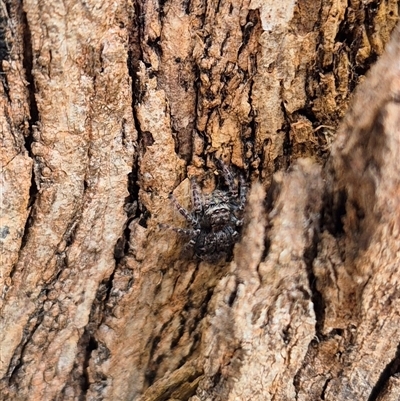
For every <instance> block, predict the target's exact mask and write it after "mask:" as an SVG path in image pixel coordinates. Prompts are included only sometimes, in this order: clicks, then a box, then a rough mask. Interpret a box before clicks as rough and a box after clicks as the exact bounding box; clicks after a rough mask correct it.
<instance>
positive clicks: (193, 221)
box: [169, 195, 197, 227]
mask: <svg viewBox="0 0 400 401" xmlns="http://www.w3.org/2000/svg"><path fill="white" fill-rule="evenodd" d="M169 198H170V199H171V200H172V203H173V204H174V206H175V207H176V208H177V209H178V211H179V213H180V214H181V215H182V216H183V217H184V218H185V219H186V220H187V221H188V222H189V223H190V224H191V225H192V226H193V227H194V226H196V225H197V220H196V219H195V218H194V217H193V216H192V214H191V213H190V212H188V211H187V210H186V209H185V208H184V207H182V206H181V205H180V204H179V202H178V201H177V200H176V198H175V196H174V195H170V197H169Z"/></svg>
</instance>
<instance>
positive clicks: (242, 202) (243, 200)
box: [239, 176, 247, 210]
mask: <svg viewBox="0 0 400 401" xmlns="http://www.w3.org/2000/svg"><path fill="white" fill-rule="evenodd" d="M246 197H247V184H246V182H245V180H244V178H243V176H240V192H239V210H243V209H244V206H245V204H246Z"/></svg>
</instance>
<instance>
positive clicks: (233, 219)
mask: <svg viewBox="0 0 400 401" xmlns="http://www.w3.org/2000/svg"><path fill="white" fill-rule="evenodd" d="M239 210H240V209H239ZM231 219H232V221H233V223H234V224H235V226H236V227H241V226H242V225H243V219H238V218H237V217H236V216H234V215H232V218H231Z"/></svg>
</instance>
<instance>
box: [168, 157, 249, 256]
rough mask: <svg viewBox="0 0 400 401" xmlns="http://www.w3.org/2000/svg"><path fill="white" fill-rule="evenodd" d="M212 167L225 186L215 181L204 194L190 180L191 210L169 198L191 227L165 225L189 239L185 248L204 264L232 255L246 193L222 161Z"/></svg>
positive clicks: (171, 196) (244, 188)
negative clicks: (216, 184)
mask: <svg viewBox="0 0 400 401" xmlns="http://www.w3.org/2000/svg"><path fill="white" fill-rule="evenodd" d="M215 164H216V166H217V168H218V170H219V171H220V172H221V173H222V177H223V180H224V181H225V186H222V185H221V184H222V183H221V182H218V186H217V188H216V189H215V190H214V191H213V192H212V193H210V194H208V195H204V194H203V193H202V192H201V190H200V188H199V185H198V184H197V182H196V181H195V180H194V179H191V192H192V211H188V210H186V209H185V208H183V207H182V206H181V205H180V204H179V203H178V201H177V200H176V199H175V197H174V196H173V195H172V194H171V195H170V199H171V200H172V202H173V204H174V205H175V207H176V208H177V209H178V211H179V212H180V213H181V214H182V216H183V217H185V219H186V220H187V221H188V222H189V223H190V224H191V226H192V228H175V227H169V226H166V227H168V228H170V229H172V230H174V231H175V232H177V233H178V234H180V235H184V236H186V237H187V238H190V241H189V243H188V246H189V247H190V248H192V249H193V251H194V254H195V256H196V257H198V258H199V259H202V260H206V261H216V260H219V259H221V258H222V257H225V258H226V257H227V256H229V255H230V254H231V252H232V249H233V245H234V244H235V242H237V240H238V238H239V231H240V227H241V226H242V224H243V219H242V216H243V210H244V205H245V202H246V194H247V187H246V185H245V182H244V179H243V177H240V180H239V181H240V186H239V185H238V184H237V183H236V182H235V179H234V176H233V174H232V172H231V170H230V169H228V168H227V166H226V165H225V164H224V163H223V162H222V161H221V160H218V159H216V160H215Z"/></svg>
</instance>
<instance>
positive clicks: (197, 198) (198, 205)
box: [190, 178, 202, 215]
mask: <svg viewBox="0 0 400 401" xmlns="http://www.w3.org/2000/svg"><path fill="white" fill-rule="evenodd" d="M190 186H191V188H192V201H193V213H194V214H195V215H197V214H199V213H201V209H202V202H201V195H200V194H201V192H200V188H199V186H198V184H197V182H196V181H195V180H194V179H193V178H192V179H191V180H190Z"/></svg>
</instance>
